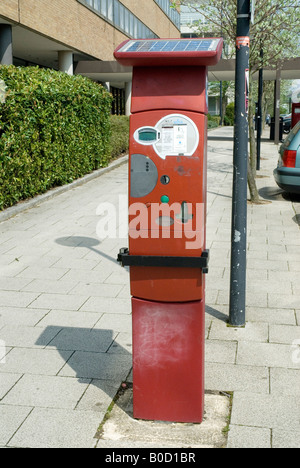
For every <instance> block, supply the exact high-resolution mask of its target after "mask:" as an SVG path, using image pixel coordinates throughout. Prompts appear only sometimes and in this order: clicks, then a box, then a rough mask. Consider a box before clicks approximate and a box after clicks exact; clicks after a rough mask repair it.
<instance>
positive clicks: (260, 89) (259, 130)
mask: <svg viewBox="0 0 300 468" xmlns="http://www.w3.org/2000/svg"><path fill="white" fill-rule="evenodd" d="M260 58H261V67H260V69H259V79H258V112H257V113H258V115H257V164H256V169H257V170H258V171H260V155H261V134H262V124H263V122H262V117H263V116H262V96H263V91H264V84H263V79H264V77H263V58H264V51H263V49H261V50H260Z"/></svg>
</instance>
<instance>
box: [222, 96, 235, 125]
mask: <svg viewBox="0 0 300 468" xmlns="http://www.w3.org/2000/svg"><path fill="white" fill-rule="evenodd" d="M234 115H235V105H234V102H231V103H230V104H228V106H227V107H226V113H225V117H224V124H225V125H226V126H227V127H228V126H229V127H232V126H233V125H234Z"/></svg>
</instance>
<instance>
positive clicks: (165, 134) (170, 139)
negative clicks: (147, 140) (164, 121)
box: [161, 127, 174, 154]
mask: <svg viewBox="0 0 300 468" xmlns="http://www.w3.org/2000/svg"><path fill="white" fill-rule="evenodd" d="M161 149H162V153H164V154H168V153H173V151H174V127H163V128H162V137H161Z"/></svg>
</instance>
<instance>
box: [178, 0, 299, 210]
mask: <svg viewBox="0 0 300 468" xmlns="http://www.w3.org/2000/svg"><path fill="white" fill-rule="evenodd" d="M173 5H174V7H175V6H176V7H177V8H178V7H179V6H181V5H185V6H188V7H189V8H190V9H191V10H192V11H196V12H198V13H201V15H202V18H203V20H202V21H199V25H198V34H199V35H200V36H208V35H214V36H220V34H222V36H223V37H224V39H225V43H226V44H227V46H228V47H227V57H228V58H230V57H232V56H234V54H235V50H236V48H235V42H236V22H237V18H236V16H237V15H236V12H237V1H236V0H197V1H195V0H194V1H193V0H176V1H175V2H173ZM299 7H300V0H280V1H279V0H256V3H255V18H254V22H253V24H252V25H251V32H250V35H251V42H250V105H249V111H250V112H249V131H250V140H251V141H252V144H251V146H250V163H249V170H250V171H251V172H250V173H249V190H250V195H251V201H252V202H257V201H258V200H259V196H258V192H257V189H256V184H255V175H256V174H255V173H256V169H255V168H256V147H255V145H253V139H255V134H254V126H253V105H251V103H253V102H255V100H254V97H253V91H252V80H253V75H254V74H255V73H257V71H258V70H259V69H260V68H262V67H270V66H273V67H274V69H277V68H278V67H280V65H281V63H282V62H283V61H284V60H285V59H287V58H294V57H298V56H299V50H300V43H299V36H300V8H299ZM194 26H195V25H194ZM261 49H263V51H264V57H263V61H262V59H261V54H260V52H261Z"/></svg>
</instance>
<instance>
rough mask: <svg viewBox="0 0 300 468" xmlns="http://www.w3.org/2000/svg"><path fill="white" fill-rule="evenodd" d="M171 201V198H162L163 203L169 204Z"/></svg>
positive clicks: (164, 196)
mask: <svg viewBox="0 0 300 468" xmlns="http://www.w3.org/2000/svg"><path fill="white" fill-rule="evenodd" d="M169 201H170V198H169V197H168V196H167V195H163V196H162V197H161V202H162V203H169Z"/></svg>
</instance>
